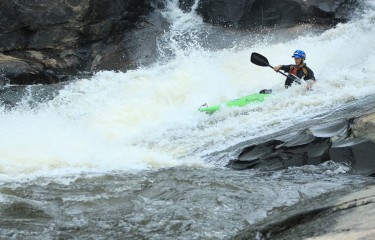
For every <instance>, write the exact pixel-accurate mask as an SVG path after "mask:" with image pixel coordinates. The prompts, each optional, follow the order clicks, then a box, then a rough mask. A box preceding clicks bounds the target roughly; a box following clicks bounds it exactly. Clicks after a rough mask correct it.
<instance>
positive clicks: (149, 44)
mask: <svg viewBox="0 0 375 240" xmlns="http://www.w3.org/2000/svg"><path fill="white" fill-rule="evenodd" d="M162 2H163V1H151V0H141V1H139V0H114V1H101V0H56V1H48V0H29V1H19V0H9V1H0V15H1V16H2V17H1V18H0V52H1V53H2V56H3V57H2V66H3V68H2V72H1V75H0V79H1V80H0V81H2V82H8V83H11V84H34V83H54V82H56V81H62V80H66V79H67V76H71V75H73V76H74V75H77V74H79V73H81V72H93V71H98V70H123V71H126V70H127V69H133V68H136V67H137V66H139V65H141V64H148V63H150V62H151V61H152V60H153V58H152V57H155V51H156V43H155V39H156V36H157V35H158V34H160V33H161V32H162V31H163V30H164V28H165V26H166V25H165V21H163V20H162V16H161V14H159V15H158V14H153V13H154V10H155V9H156V8H159V7H163V4H162ZM154 22H155V23H156V24H153V23H154ZM149 29H150V30H149ZM138 31H140V32H141V34H140V33H139V32H138ZM148 49H150V50H149V51H148ZM4 56H9V58H7V59H5V57H4ZM16 59H17V61H16ZM16 63H17V64H16ZM15 64H16V65H15ZM11 66H16V69H17V70H11V68H12V67H11ZM22 69H24V73H23V74H21V72H22ZM14 71H16V72H14Z"/></svg>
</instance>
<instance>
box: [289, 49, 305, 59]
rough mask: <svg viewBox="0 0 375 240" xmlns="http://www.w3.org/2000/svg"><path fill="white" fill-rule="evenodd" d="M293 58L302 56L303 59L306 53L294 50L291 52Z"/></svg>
mask: <svg viewBox="0 0 375 240" xmlns="http://www.w3.org/2000/svg"><path fill="white" fill-rule="evenodd" d="M292 57H294V58H302V59H303V60H305V59H306V53H305V52H304V51H302V50H296V51H295V52H294V53H293V56H292Z"/></svg>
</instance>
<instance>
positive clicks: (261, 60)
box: [250, 52, 301, 84]
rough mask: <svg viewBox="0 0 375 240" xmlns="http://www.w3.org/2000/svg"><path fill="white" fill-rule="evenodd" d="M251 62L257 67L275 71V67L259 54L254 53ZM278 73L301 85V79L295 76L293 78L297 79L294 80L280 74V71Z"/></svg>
mask: <svg viewBox="0 0 375 240" xmlns="http://www.w3.org/2000/svg"><path fill="white" fill-rule="evenodd" d="M250 61H251V62H252V63H254V64H255V65H258V66H261V67H270V68H272V69H273V67H272V66H271V65H270V64H269V63H268V59H267V58H266V57H265V56H263V55H260V54H259V53H256V52H253V53H252V54H251V57H250ZM277 72H278V73H280V74H282V75H284V76H285V77H287V78H290V79H292V80H293V81H296V82H297V83H298V84H301V79H300V78H298V77H297V76H294V75H293V77H295V78H292V77H291V76H289V75H286V74H285V73H283V72H280V71H277Z"/></svg>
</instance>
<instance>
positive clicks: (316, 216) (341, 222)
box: [232, 185, 375, 240]
mask: <svg viewBox="0 0 375 240" xmlns="http://www.w3.org/2000/svg"><path fill="white" fill-rule="evenodd" d="M306 201H308V202H305V201H302V202H300V203H298V204H296V205H294V206H291V207H289V208H288V209H286V210H285V211H283V212H282V213H280V214H273V215H270V216H268V217H267V218H266V219H264V220H263V221H261V222H259V223H257V224H254V225H252V226H250V227H248V228H247V229H245V230H243V231H242V232H241V233H239V234H238V235H237V236H235V237H234V238H232V239H233V240H241V239H307V238H309V239H374V236H375V231H374V228H375V221H374V220H375V218H374V216H375V185H369V186H360V189H356V190H352V189H345V190H341V191H336V192H331V193H328V194H323V195H321V196H319V197H315V198H313V199H308V200H306Z"/></svg>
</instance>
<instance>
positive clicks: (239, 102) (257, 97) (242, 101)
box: [198, 93, 270, 114]
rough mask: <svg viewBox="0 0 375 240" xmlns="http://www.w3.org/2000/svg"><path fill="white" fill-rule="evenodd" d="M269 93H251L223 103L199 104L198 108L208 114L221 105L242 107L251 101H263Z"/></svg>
mask: <svg viewBox="0 0 375 240" xmlns="http://www.w3.org/2000/svg"><path fill="white" fill-rule="evenodd" d="M269 95H270V94H264V93H254V94H251V95H247V96H243V97H240V98H237V99H234V100H230V101H228V102H225V103H223V104H219V105H213V106H201V107H200V108H199V109H198V110H199V111H201V112H206V113H208V114H212V113H214V112H216V111H218V110H220V108H221V107H223V106H226V107H243V106H245V105H248V104H250V103H253V102H261V101H263V100H264V99H265V98H266V97H267V96H269Z"/></svg>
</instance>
